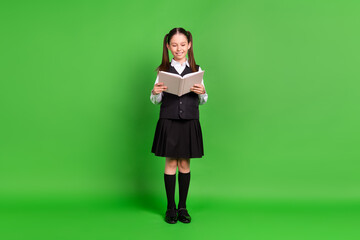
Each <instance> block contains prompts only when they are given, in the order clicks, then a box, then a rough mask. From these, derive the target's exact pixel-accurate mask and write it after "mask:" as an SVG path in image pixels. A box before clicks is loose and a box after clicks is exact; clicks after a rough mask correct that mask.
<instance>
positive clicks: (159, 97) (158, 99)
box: [150, 74, 163, 104]
mask: <svg viewBox="0 0 360 240" xmlns="http://www.w3.org/2000/svg"><path fill="white" fill-rule="evenodd" d="M158 82H159V74H158V75H157V77H156V80H155V83H154V85H155V84H156V83H158ZM162 96H163V93H162V92H161V93H159V94H157V95H154V94H152V92H151V94H150V101H151V102H152V103H153V104H159V103H160V102H161V100H162Z"/></svg>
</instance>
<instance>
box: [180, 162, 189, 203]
mask: <svg viewBox="0 0 360 240" xmlns="http://www.w3.org/2000/svg"><path fill="white" fill-rule="evenodd" d="M178 167H179V175H178V180H179V205H178V208H186V197H187V194H188V190H189V184H190V159H189V158H179V160H178Z"/></svg>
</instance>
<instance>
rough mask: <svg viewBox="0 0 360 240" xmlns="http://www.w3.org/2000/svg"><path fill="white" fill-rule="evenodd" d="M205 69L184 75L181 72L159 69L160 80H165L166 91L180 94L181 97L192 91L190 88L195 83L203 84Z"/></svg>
mask: <svg viewBox="0 0 360 240" xmlns="http://www.w3.org/2000/svg"><path fill="white" fill-rule="evenodd" d="M203 76H204V71H203V70H202V71H197V72H193V73H188V74H186V75H184V76H183V77H182V76H180V75H179V74H175V73H169V72H164V71H159V82H163V83H164V85H165V86H167V90H166V91H165V92H168V93H171V94H175V95H178V96H179V97H180V96H182V95H184V94H186V93H188V92H190V88H191V87H192V86H194V84H201V81H202V79H203Z"/></svg>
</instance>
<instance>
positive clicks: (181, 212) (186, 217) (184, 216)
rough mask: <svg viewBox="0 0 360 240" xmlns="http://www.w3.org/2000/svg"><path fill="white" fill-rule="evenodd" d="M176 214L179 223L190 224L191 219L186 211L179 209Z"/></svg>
mask: <svg viewBox="0 0 360 240" xmlns="http://www.w3.org/2000/svg"><path fill="white" fill-rule="evenodd" d="M177 212H178V220H179V221H180V222H183V223H190V222H191V217H190V215H189V213H188V211H187V210H186V208H179V209H178V210H177Z"/></svg>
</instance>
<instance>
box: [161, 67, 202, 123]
mask: <svg viewBox="0 0 360 240" xmlns="http://www.w3.org/2000/svg"><path fill="white" fill-rule="evenodd" d="M196 69H199V65H196ZM167 72H170V73H175V74H179V73H178V72H177V71H176V69H175V68H174V67H173V66H171V65H170V68H169V69H168V71H167ZM192 72H193V71H192V70H191V68H190V67H188V66H187V65H185V69H184V71H183V72H182V73H181V74H180V75H181V76H184V75H186V74H188V73H192ZM162 93H163V97H162V100H161V107H160V118H168V119H199V96H198V95H197V94H196V93H194V92H189V93H187V94H184V95H182V96H181V97H179V96H177V95H174V94H171V93H167V92H162Z"/></svg>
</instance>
